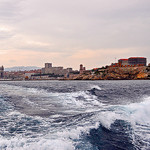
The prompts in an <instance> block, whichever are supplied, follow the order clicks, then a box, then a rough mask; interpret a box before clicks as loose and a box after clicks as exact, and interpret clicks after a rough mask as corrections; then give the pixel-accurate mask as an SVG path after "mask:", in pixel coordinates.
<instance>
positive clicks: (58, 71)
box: [41, 63, 72, 76]
mask: <svg viewBox="0 0 150 150" xmlns="http://www.w3.org/2000/svg"><path fill="white" fill-rule="evenodd" d="M71 71H72V68H67V69H64V68H63V67H53V66H52V63H45V68H42V72H41V73H42V74H55V75H64V76H65V75H66V74H67V73H69V72H71Z"/></svg>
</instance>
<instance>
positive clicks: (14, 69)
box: [5, 66, 41, 71]
mask: <svg viewBox="0 0 150 150" xmlns="http://www.w3.org/2000/svg"><path fill="white" fill-rule="evenodd" d="M35 69H41V68H40V67H36V66H15V67H10V68H5V71H25V70H27V71H28V70H35Z"/></svg>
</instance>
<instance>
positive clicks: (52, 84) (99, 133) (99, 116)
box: [0, 81, 150, 150]
mask: <svg viewBox="0 0 150 150" xmlns="http://www.w3.org/2000/svg"><path fill="white" fill-rule="evenodd" d="M0 149H2V150H3V149H4V150H10V149H11V150H22V149H25V150H74V149H75V150H138V149H143V150H145V149H150V81H34V82H33V81H32V82H27V81H21V82H2V81H1V82H0Z"/></svg>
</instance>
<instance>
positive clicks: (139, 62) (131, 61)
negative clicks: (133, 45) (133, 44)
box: [128, 57, 147, 66]
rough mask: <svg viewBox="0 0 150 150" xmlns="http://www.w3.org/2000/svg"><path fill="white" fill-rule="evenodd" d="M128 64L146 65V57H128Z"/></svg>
mask: <svg viewBox="0 0 150 150" xmlns="http://www.w3.org/2000/svg"><path fill="white" fill-rule="evenodd" d="M128 63H129V65H143V66H146V64H147V59H146V58H145V57H130V58H129V59H128Z"/></svg>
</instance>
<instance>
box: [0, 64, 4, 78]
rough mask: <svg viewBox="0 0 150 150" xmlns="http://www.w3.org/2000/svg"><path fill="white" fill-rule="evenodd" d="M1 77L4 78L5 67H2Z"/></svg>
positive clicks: (0, 69)
mask: <svg viewBox="0 0 150 150" xmlns="http://www.w3.org/2000/svg"><path fill="white" fill-rule="evenodd" d="M0 78H4V67H3V66H2V67H0Z"/></svg>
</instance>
